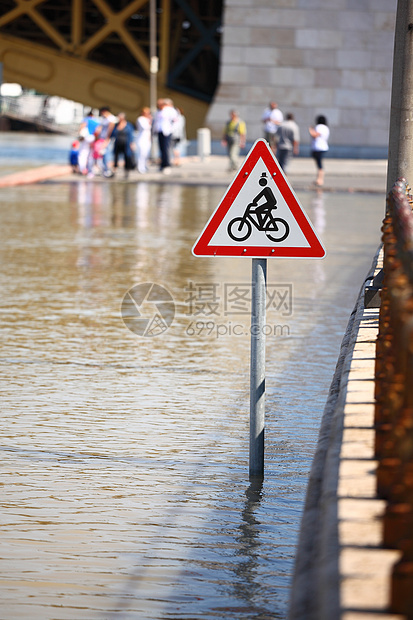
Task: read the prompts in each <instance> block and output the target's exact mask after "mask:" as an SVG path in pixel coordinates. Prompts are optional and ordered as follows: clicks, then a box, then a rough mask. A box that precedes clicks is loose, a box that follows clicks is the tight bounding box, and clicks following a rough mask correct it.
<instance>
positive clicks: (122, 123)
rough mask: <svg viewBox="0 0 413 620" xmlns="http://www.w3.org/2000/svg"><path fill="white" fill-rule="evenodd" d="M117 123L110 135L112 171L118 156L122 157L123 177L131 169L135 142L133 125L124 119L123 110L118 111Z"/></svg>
mask: <svg viewBox="0 0 413 620" xmlns="http://www.w3.org/2000/svg"><path fill="white" fill-rule="evenodd" d="M118 119H119V120H118V123H117V125H116V126H115V128H114V130H113V133H112V136H113V138H114V143H113V168H114V173H116V170H117V168H118V161H119V156H122V157H123V161H124V171H125V179H127V178H128V176H129V171H130V170H133V168H134V167H135V165H134V153H133V151H134V149H135V142H134V136H133V125H132V123H130V122H129V121H128V120H126V115H125V113H124V112H119V114H118Z"/></svg>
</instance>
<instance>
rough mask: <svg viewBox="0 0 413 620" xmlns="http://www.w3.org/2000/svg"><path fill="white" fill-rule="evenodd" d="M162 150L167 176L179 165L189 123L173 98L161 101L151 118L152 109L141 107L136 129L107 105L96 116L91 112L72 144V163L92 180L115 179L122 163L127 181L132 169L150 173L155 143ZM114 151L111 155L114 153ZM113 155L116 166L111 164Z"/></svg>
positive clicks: (160, 154) (161, 162)
mask: <svg viewBox="0 0 413 620" xmlns="http://www.w3.org/2000/svg"><path fill="white" fill-rule="evenodd" d="M154 138H156V140H157V142H158V149H159V169H160V171H161V172H164V173H165V174H167V173H168V172H170V167H171V165H172V164H173V165H176V166H179V165H180V155H181V148H182V145H183V144H184V143H185V142H186V120H185V116H184V114H183V111H182V110H181V109H179V108H175V107H174V105H173V102H172V100H171V99H159V100H158V103H157V110H156V113H155V115H154V116H152V114H151V111H150V108H148V107H144V108H142V110H141V112H140V114H139V116H138V118H137V120H136V124H135V126H133V124H132V123H131V122H130V121H128V120H127V118H126V115H125V113H124V112H120V113H119V114H118V115H117V116H115V115H113V114H112V113H111V111H110V108H109V107H107V106H104V107H102V108H101V109H100V110H99V116H95V115H94V113H93V110H91V111H90V112H89V113H88V114H87V115H86V116H85V118H84V119H83V121H82V123H81V125H80V128H79V135H78V138H77V139H76V140H75V141H74V142H73V143H72V148H71V152H70V163H71V165H72V169H73V172H78V173H80V174H83V175H86V176H88V177H93V176H94V175H95V174H101V175H103V176H105V177H113V176H114V175H115V174H116V171H117V169H118V166H119V163H120V161H121V160H123V170H124V175H125V178H127V177H128V175H129V172H130V170H133V169H135V168H136V169H137V170H138V172H140V173H141V174H144V173H145V172H148V161H149V160H150V159H151V157H152V147H153V140H154ZM111 150H112V153H111ZM111 154H112V156H113V167H111V165H110V159H111Z"/></svg>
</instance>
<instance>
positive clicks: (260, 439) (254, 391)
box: [249, 258, 267, 478]
mask: <svg viewBox="0 0 413 620" xmlns="http://www.w3.org/2000/svg"><path fill="white" fill-rule="evenodd" d="M266 290H267V259H266V258H253V259H252V301H251V370H250V462H249V465H250V468H249V469H250V477H257V476H258V477H261V478H263V477H264V426H265V306H266Z"/></svg>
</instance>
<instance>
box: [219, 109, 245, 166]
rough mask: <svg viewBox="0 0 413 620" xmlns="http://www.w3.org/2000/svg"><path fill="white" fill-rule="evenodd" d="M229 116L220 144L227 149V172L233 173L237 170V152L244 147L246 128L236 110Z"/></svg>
mask: <svg viewBox="0 0 413 620" xmlns="http://www.w3.org/2000/svg"><path fill="white" fill-rule="evenodd" d="M229 114H230V119H229V121H228V123H227V124H226V125H225V128H224V133H223V136H222V141H221V143H222V145H223V146H226V147H227V152H228V157H229V166H230V167H229V170H230V171H233V170H237V169H238V157H239V152H240V149H242V148H244V146H245V142H246V138H247V128H246V125H245V123H244V121H243V120H242V119H241V118H240V117H239V114H238V112H237V111H236V110H231V111H230V113H229Z"/></svg>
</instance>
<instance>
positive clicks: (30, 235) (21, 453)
mask: <svg viewBox="0 0 413 620" xmlns="http://www.w3.org/2000/svg"><path fill="white" fill-rule="evenodd" d="M223 191H224V190H223V188H216V187H202V186H200V187H182V186H173V185H159V186H158V185H155V184H152V185H149V184H146V183H144V182H141V183H139V184H134V183H131V184H122V183H112V182H108V183H100V184H98V183H91V182H88V181H84V180H80V181H79V182H76V183H73V184H64V183H61V184H59V183H52V184H42V185H35V186H32V187H24V188H14V189H13V188H8V189H3V190H2V196H1V205H0V234H1V244H0V252H1V284H2V286H1V291H2V295H1V298H2V301H1V306H2V312H1V315H2V347H1V360H0V361H1V366H2V401H3V406H2V424H1V435H2V437H1V441H0V443H1V451H2V495H1V516H0V523H1V528H2V539H1V543H0V566H1V572H2V576H3V578H2V581H1V598H2V610H1V611H0V617H1V618H2V619H4V620H6V619H7V620H20V619H25V620H26V619H27V618H31V620H67V619H81V620H92V619H93V620H102V619H115V618H116V619H117V620H118V619H119V620H120V619H122V620H123V619H128V620H129V619H132V618H133V619H136V618H139V619H141V618H145V619H146V618H148V619H149V618H150V619H152V618H153V619H159V620H160V619H167V618H170V619H171V618H174V619H178V618H179V619H184V618H187V619H198V618H199V619H201V618H202V619H208V620H221V619H224V618H231V619H236V620H240V619H242V618H245V619H257V620H264V619H269V618H285V617H286V615H287V608H288V597H289V586H290V582H291V575H292V571H293V564H294V553H295V545H296V543H297V537H298V531H299V525H300V518H301V512H302V508H303V502H304V497H305V489H306V484H307V478H308V472H309V468H310V465H311V459H312V456H313V453H314V450H315V445H316V440H317V434H318V429H319V426H320V420H321V415H322V411H323V407H324V404H325V401H326V397H327V393H328V388H329V384H330V382H331V379H332V376H333V372H334V368H335V364H336V361H337V357H338V353H339V347H340V343H341V339H342V337H343V333H344V330H345V328H346V324H347V321H348V319H349V315H350V313H351V310H352V308H353V306H354V303H355V299H356V296H357V294H358V291H359V289H360V287H361V285H362V283H363V280H364V277H365V276H366V274H367V272H368V270H369V268H370V265H371V261H372V258H373V255H374V253H375V251H376V249H377V246H378V244H379V240H380V225H381V220H382V214H383V211H384V200H383V198H382V197H380V196H377V195H374V196H373V195H364V194H363V195H351V194H325V195H324V194H315V193H313V194H311V193H308V194H305V193H303V194H299V195H298V197H299V199H300V202H301V204H302V205H303V207H304V208H305V210H306V211H307V213H308V215H309V216H310V218H311V219H312V221H313V223H314V225H315V227H316V229H317V230H318V233H319V235H320V237H321V238H322V239H323V242H324V245H325V247H326V249H327V257H326V258H325V259H324V260H321V261H320V260H293V259H288V260H272V261H269V266H268V283H269V290H270V291H272V296H273V297H272V303H271V304H270V305H271V307H270V308H269V309H268V311H267V328H268V335H267V406H266V457H265V479H264V481H263V483H262V484H261V485H260V484H250V483H249V480H248V412H249V385H248V384H249V347H250V341H249V334H248V329H249V327H248V326H249V302H248V300H249V294H250V271H251V261H250V260H249V259H245V260H244V259H230V258H222V259H210V258H195V257H193V256H192V255H191V247H192V245H193V243H194V241H195V239H196V238H197V236H198V234H199V232H200V231H201V230H202V228H203V226H204V224H205V223H206V221H207V219H208V217H209V215H210V214H211V212H212V210H213V209H214V208H215V206H216V205H217V204H218V202H219V201H220V199H221V197H222V194H223ZM145 283H149V284H151V285H153V284H156V285H159V286H160V287H162V288H163V289H165V290H167V291H168V292H169V294H170V296H171V298H172V300H173V305H174V316H173V321H172V324H171V325H170V326H169V327H167V329H165V330H164V331H163V332H162V329H163V328H164V327H165V326H164V325H163V323H162V318H163V311H162V308H161V309H160V310H159V308H158V310H159V314H160V322H159V325H158V327H159V333H157V335H153V336H150V335H148V334H146V335H144V334H143V333H134V332H132V331H130V330H129V329H128V328H127V327H126V326H125V323H124V321H123V320H122V315H121V307H122V301H123V299H124V297H125V295H126V294H127V292H128V291H129V290H130V289H132V287H138V288H137V289H135V290H136V291H137V292H138V293H137V294H138V295H139V294H141V293H142V291H143V290H144V289H143V288H142V287H141V288H139V287H140V285H143V284H145ZM137 299H138V304H137V308H138V309H139V310H140V311H141V313H142V316H152V314H151V313H153V305H151V303H150V300H149V299H146V298H145V299H144V297H143V294H142V304H141V305H139V296H138V297H137ZM169 318H170V317H169ZM158 319H159V316H158ZM139 325H140V327H138V331H139V330H141V332H143V331H144V328H143V327H142V325H143V324H142V323H140V324H139ZM155 331H156V330H155ZM161 332H162V333H161Z"/></svg>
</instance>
